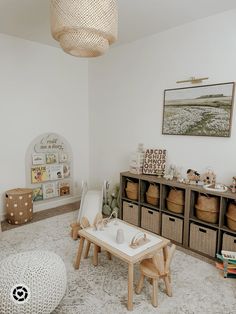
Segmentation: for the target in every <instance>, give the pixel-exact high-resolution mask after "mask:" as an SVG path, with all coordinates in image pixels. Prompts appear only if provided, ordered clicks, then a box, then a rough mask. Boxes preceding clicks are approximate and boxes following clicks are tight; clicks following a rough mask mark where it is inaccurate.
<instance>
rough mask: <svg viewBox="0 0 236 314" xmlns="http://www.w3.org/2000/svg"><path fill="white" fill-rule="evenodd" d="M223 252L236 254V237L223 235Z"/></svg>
mask: <svg viewBox="0 0 236 314" xmlns="http://www.w3.org/2000/svg"><path fill="white" fill-rule="evenodd" d="M222 250H225V251H233V252H236V236H231V235H229V234H227V233H224V234H223V243H222Z"/></svg>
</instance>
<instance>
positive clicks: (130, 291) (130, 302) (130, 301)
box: [127, 263, 134, 311]
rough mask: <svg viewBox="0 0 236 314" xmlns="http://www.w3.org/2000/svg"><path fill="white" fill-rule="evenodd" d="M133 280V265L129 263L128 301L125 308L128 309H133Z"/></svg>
mask: <svg viewBox="0 0 236 314" xmlns="http://www.w3.org/2000/svg"><path fill="white" fill-rule="evenodd" d="M133 281H134V265H133V264H132V263H130V264H129V273H128V303H127V308H128V310H129V311H132V310H133Z"/></svg>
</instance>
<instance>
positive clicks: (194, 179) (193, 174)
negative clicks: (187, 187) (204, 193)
mask: <svg viewBox="0 0 236 314" xmlns="http://www.w3.org/2000/svg"><path fill="white" fill-rule="evenodd" d="M199 181H200V173H198V172H197V171H196V170H193V169H188V170H187V182H186V183H189V184H198V182H199Z"/></svg>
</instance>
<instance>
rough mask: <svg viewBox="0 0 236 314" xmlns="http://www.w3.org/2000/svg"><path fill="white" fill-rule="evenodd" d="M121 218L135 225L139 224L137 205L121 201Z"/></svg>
mask: <svg viewBox="0 0 236 314" xmlns="http://www.w3.org/2000/svg"><path fill="white" fill-rule="evenodd" d="M123 220H124V221H127V222H129V223H131V224H133V225H135V226H138V225H139V208H138V205H136V204H132V203H128V202H123Z"/></svg>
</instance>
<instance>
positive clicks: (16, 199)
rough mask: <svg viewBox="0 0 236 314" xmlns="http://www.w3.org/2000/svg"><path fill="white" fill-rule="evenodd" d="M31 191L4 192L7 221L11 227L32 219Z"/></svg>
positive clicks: (15, 190) (14, 190)
mask: <svg viewBox="0 0 236 314" xmlns="http://www.w3.org/2000/svg"><path fill="white" fill-rule="evenodd" d="M32 194H33V190H32V189H13V190H9V191H6V193H5V199H6V214H7V221H8V222H9V223H10V224H13V225H20V224H24V223H26V222H28V221H30V220H31V219H32V217H33V201H32Z"/></svg>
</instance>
